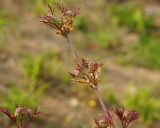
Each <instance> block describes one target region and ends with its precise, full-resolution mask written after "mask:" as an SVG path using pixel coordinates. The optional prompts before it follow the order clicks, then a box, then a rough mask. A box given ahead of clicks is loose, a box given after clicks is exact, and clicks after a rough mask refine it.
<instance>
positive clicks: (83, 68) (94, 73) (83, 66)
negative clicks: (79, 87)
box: [69, 58, 103, 89]
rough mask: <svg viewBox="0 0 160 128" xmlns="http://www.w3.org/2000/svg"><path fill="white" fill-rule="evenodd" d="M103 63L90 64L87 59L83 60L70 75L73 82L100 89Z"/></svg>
mask: <svg viewBox="0 0 160 128" xmlns="http://www.w3.org/2000/svg"><path fill="white" fill-rule="evenodd" d="M102 66H103V62H88V61H87V60H85V59H83V58H82V59H81V60H80V61H79V62H78V63H77V68H76V69H75V70H73V71H71V72H69V73H70V75H71V77H72V81H73V82H78V83H82V84H86V85H89V86H90V87H91V88H93V89H95V88H97V87H98V82H99V81H100V79H99V73H100V71H101V67H102Z"/></svg>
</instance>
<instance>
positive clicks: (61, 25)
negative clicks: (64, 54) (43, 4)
mask: <svg viewBox="0 0 160 128" xmlns="http://www.w3.org/2000/svg"><path fill="white" fill-rule="evenodd" d="M57 6H58V9H59V11H60V12H61V15H60V16H59V17H58V18H56V16H55V13H54V10H53V9H52V8H51V7H50V6H49V5H48V7H49V10H50V12H49V13H48V14H47V15H44V16H41V18H42V19H41V20H40V22H42V23H44V24H46V25H48V26H50V27H52V28H53V29H55V30H56V31H57V34H60V35H63V36H64V37H66V36H67V35H68V34H70V32H71V31H72V30H73V19H74V18H75V17H76V16H77V15H78V14H79V10H80V8H79V7H73V8H71V9H67V8H66V7H64V6H63V4H60V3H57Z"/></svg>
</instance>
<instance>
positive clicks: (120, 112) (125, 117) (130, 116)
mask: <svg viewBox="0 0 160 128" xmlns="http://www.w3.org/2000/svg"><path fill="white" fill-rule="evenodd" d="M115 115H116V116H117V117H118V119H119V120H120V121H121V124H122V127H123V128H128V126H129V124H130V123H131V122H132V121H134V120H136V119H138V113H137V112H134V111H131V112H128V111H125V110H124V108H122V109H115V110H114V111H113V112H112V113H110V112H108V116H107V117H106V116H105V115H100V116H99V117H98V118H97V119H95V126H94V128H114V119H115Z"/></svg>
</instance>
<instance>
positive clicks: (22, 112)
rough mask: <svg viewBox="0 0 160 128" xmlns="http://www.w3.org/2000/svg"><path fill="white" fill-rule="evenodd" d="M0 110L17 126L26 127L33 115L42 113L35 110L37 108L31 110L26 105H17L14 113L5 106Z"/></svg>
mask: <svg viewBox="0 0 160 128" xmlns="http://www.w3.org/2000/svg"><path fill="white" fill-rule="evenodd" d="M0 111H1V112H2V113H4V114H5V115H6V116H8V117H9V119H10V120H11V121H12V122H14V124H15V125H16V126H17V128H28V125H29V122H30V121H32V120H33V119H34V118H35V117H37V116H39V115H41V114H42V112H39V111H37V108H35V109H34V110H33V111H32V110H31V109H29V108H27V107H19V106H16V110H15V113H14V114H12V113H11V112H10V111H9V110H8V109H6V108H1V110H0ZM26 118H27V119H26Z"/></svg>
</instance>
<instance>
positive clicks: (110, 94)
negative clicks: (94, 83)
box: [0, 0, 160, 128]
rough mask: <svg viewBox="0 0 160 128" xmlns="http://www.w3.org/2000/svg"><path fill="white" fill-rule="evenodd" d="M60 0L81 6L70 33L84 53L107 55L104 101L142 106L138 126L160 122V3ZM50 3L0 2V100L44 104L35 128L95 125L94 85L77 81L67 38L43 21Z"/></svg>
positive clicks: (135, 127) (104, 57)
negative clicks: (73, 81)
mask: <svg viewBox="0 0 160 128" xmlns="http://www.w3.org/2000/svg"><path fill="white" fill-rule="evenodd" d="M62 2H63V3H65V4H66V5H67V6H73V5H78V6H80V7H81V13H80V15H79V16H78V17H77V18H76V19H75V22H74V31H73V32H72V34H71V39H72V41H73V43H74V46H75V47H76V49H77V50H78V52H79V54H80V55H81V56H82V57H85V58H88V59H89V60H104V61H105V65H104V68H103V71H102V74H101V76H100V77H101V86H100V89H101V93H102V95H103V99H104V100H105V103H106V105H107V106H108V107H109V108H114V107H119V106H124V107H125V108H127V109H128V110H131V109H134V110H136V111H138V112H139V114H140V119H139V120H138V121H136V123H135V124H134V125H132V126H131V127H133V128H139V127H140V128H159V127H160V86H159V84H160V1H159V0H150V1H147V0H65V1H64V0H62ZM47 4H50V5H51V6H54V5H55V0H1V1H0V101H1V106H6V107H8V108H10V109H11V110H14V108H15V104H19V105H21V106H29V107H31V108H34V107H35V106H39V109H40V110H41V111H43V112H44V113H45V115H44V116H42V117H40V118H39V119H38V120H37V121H36V122H35V123H34V124H33V127H39V128H42V127H43V128H90V127H91V125H92V124H93V122H94V120H93V119H94V117H95V116H96V115H97V114H99V113H101V109H100V106H99V103H98V102H97V99H96V97H95V95H94V94H93V93H92V91H91V90H90V89H89V88H87V87H85V86H79V85H75V84H71V82H70V77H69V75H68V72H69V71H70V70H71V69H73V68H74V66H75V64H74V63H73V60H72V58H71V57H70V54H69V53H68V47H67V44H66V40H65V39H64V38H62V37H61V36H59V35H56V34H55V32H54V30H52V29H51V28H49V27H46V26H45V25H43V24H41V23H40V22H39V20H40V19H39V16H41V15H44V14H46V13H47V12H48V8H47ZM0 119H1V120H4V118H3V117H2V115H1V116H0ZM5 122H6V123H8V124H10V122H7V121H6V120H5Z"/></svg>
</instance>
